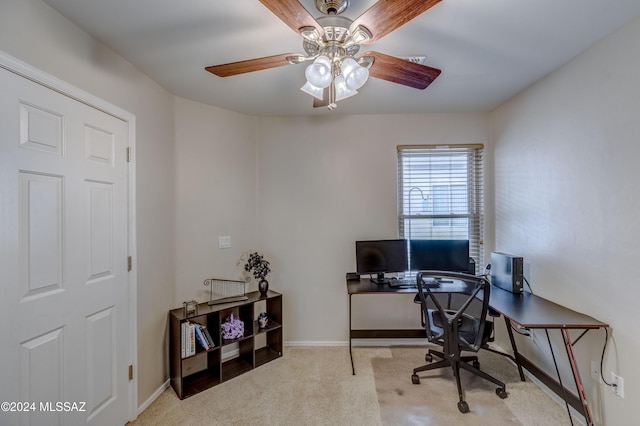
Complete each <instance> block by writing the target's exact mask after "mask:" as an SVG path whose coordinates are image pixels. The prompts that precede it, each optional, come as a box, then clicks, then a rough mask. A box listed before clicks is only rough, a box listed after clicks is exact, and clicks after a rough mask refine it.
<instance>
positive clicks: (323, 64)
mask: <svg viewBox="0 0 640 426" xmlns="http://www.w3.org/2000/svg"><path fill="white" fill-rule="evenodd" d="M304 75H305V76H306V77H307V80H308V81H309V83H311V84H312V85H314V86H315V87H319V88H321V89H324V88H325V87H329V85H330V84H331V78H332V77H333V75H332V72H331V60H330V59H329V58H327V57H326V56H322V55H321V56H318V57H317V58H316V60H315V61H313V63H312V64H311V65H309V66H308V67H307V69H306V70H305V72H304Z"/></svg>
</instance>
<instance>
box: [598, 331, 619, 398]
mask: <svg viewBox="0 0 640 426" xmlns="http://www.w3.org/2000/svg"><path fill="white" fill-rule="evenodd" d="M604 333H605V337H604V346H603V347H602V356H601V357H600V377H601V378H602V383H604V384H605V385H607V386H611V387H616V386H618V384H617V383H608V382H607V381H606V380H605V379H604V374H602V364H603V362H604V351H605V350H607V343H608V342H609V330H608V329H607V328H606V327H605V329H604Z"/></svg>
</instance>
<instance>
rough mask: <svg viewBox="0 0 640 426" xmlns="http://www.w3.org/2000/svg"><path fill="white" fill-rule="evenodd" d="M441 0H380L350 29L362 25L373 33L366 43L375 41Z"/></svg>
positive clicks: (351, 30) (354, 22) (350, 29)
mask: <svg viewBox="0 0 640 426" xmlns="http://www.w3.org/2000/svg"><path fill="white" fill-rule="evenodd" d="M261 1H262V0H261ZM440 1H441V0H402V1H398V0H378V2H377V3H375V4H374V5H373V6H371V7H370V8H369V9H367V11H365V12H364V13H363V14H362V15H360V16H359V17H358V18H357V19H356V20H355V21H353V23H352V24H351V27H350V28H349V31H350V32H351V33H352V34H353V32H354V31H355V30H356V28H357V27H358V26H359V25H362V26H364V27H366V28H367V29H368V30H369V31H370V32H371V33H372V34H373V37H372V38H371V39H370V40H367V41H366V43H373V42H374V41H376V40H378V39H380V38H382V37H384V36H385V35H387V34H389V33H390V32H391V31H393V30H395V29H396V28H399V27H401V26H402V25H404V24H406V23H407V22H409V21H410V20H412V19H413V18H415V17H417V16H418V15H421V14H422V13H424V12H426V11H427V10H428V9H430V8H432V7H433V6H435V5H436V4H438V3H440Z"/></svg>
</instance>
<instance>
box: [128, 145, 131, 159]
mask: <svg viewBox="0 0 640 426" xmlns="http://www.w3.org/2000/svg"><path fill="white" fill-rule="evenodd" d="M130 162H131V147H127V163H130Z"/></svg>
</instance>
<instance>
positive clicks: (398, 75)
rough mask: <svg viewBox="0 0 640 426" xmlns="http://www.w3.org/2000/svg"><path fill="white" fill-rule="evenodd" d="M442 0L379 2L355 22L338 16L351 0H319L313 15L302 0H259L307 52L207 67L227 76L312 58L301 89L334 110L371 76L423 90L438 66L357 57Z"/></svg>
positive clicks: (371, 55)
mask: <svg viewBox="0 0 640 426" xmlns="http://www.w3.org/2000/svg"><path fill="white" fill-rule="evenodd" d="M440 1H441V0H378V2H377V3H375V4H374V5H373V6H371V7H370V8H369V9H368V10H367V11H365V12H364V13H363V14H362V15H360V16H359V17H358V18H356V19H355V20H353V21H352V20H351V19H349V18H347V17H344V16H340V14H341V13H342V12H344V11H345V10H346V9H347V7H348V6H349V0H335V1H331V0H315V5H316V8H317V9H318V11H320V12H321V13H322V16H320V17H318V18H314V17H313V16H311V14H309V12H308V11H307V10H306V9H305V8H304V6H302V4H301V3H300V2H299V1H298V0H260V3H262V4H263V5H265V6H266V7H267V8H268V9H269V10H270V11H271V12H273V13H274V14H275V15H276V16H277V17H278V18H280V19H281V20H282V21H283V22H284V23H285V24H287V25H288V26H289V27H291V28H292V29H293V30H294V31H296V32H297V33H299V34H300V35H302V37H303V42H302V47H303V49H304V51H305V54H304V55H303V54H299V53H285V54H281V55H274V56H267V57H263V58H256V59H249V60H245V61H239V62H231V63H228V64H222V65H213V66H209V67H206V68H205V69H206V70H207V71H209V72H211V73H213V74H215V75H217V76H219V77H229V76H234V75H238V74H244V73H248V72H253V71H260V70H265V69H269V68H276V67H280V66H284V65H290V64H299V63H302V62H306V61H312V63H311V65H309V66H308V67H307V69H306V72H305V75H306V77H307V83H306V84H305V85H304V86H303V87H302V88H301V90H303V91H304V92H306V93H309V94H310V95H312V96H313V97H314V103H313V106H314V107H321V106H326V107H328V108H329V109H333V108H335V107H336V106H337V105H336V102H337V101H339V100H342V99H345V98H347V97H349V96H352V95H354V94H356V93H357V89H358V88H360V87H362V85H363V84H364V83H365V82H366V81H367V78H368V77H369V76H371V77H374V78H380V79H382V80H386V81H390V82H392V83H397V84H402V85H404V86H409V87H413V88H415V89H420V90H423V89H425V88H427V86H429V85H430V84H431V83H432V82H433V81H434V80H435V79H436V78H437V77H438V75H440V72H441V71H440V70H439V69H437V68H432V67H429V66H426V65H421V64H418V63H415V62H411V61H409V60H405V59H401V58H397V57H394V56H390V55H386V54H384V53H380V52H366V53H363V54H362V55H360V56H359V57H356V55H357V54H358V52H359V51H360V45H363V44H369V43H373V42H374V41H376V40H378V39H380V38H382V37H384V36H385V35H387V34H389V33H390V32H392V31H394V30H395V29H397V28H398V27H400V26H402V25H404V24H405V23H407V22H409V21H410V20H412V19H414V18H415V17H417V16H418V15H420V14H422V13H423V12H425V11H427V10H428V9H430V8H431V7H433V6H435V5H436V4H438V3H439V2H440Z"/></svg>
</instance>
